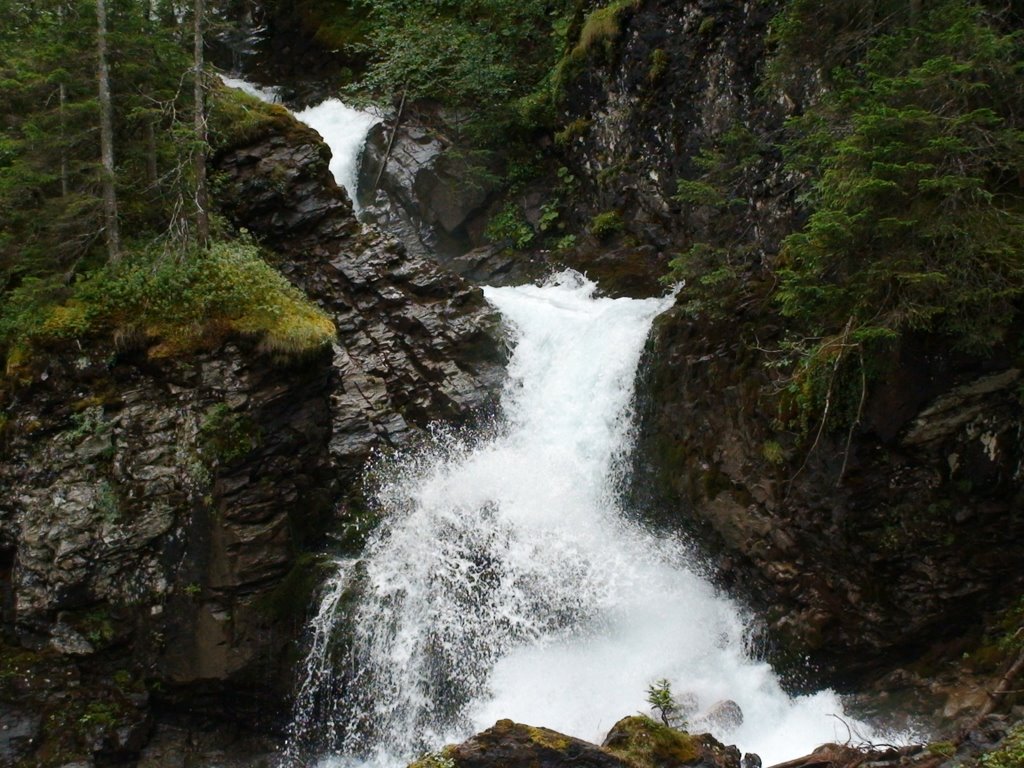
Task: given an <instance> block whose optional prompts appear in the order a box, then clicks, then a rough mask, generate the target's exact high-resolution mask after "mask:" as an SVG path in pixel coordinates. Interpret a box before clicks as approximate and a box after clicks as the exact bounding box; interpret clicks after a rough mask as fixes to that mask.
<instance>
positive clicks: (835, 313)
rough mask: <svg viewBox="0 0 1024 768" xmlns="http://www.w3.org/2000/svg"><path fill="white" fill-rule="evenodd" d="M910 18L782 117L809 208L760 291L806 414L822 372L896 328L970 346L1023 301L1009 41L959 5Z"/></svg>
mask: <svg viewBox="0 0 1024 768" xmlns="http://www.w3.org/2000/svg"><path fill="white" fill-rule="evenodd" d="M791 13H792V11H791ZM913 22H914V23H910V24H908V25H907V26H905V27H902V28H896V29H892V30H889V31H888V32H887V33H886V34H883V35H878V36H876V37H874V38H872V39H871V40H870V41H868V42H866V43H865V51H864V54H863V57H862V58H861V59H860V60H859V61H857V62H856V63H855V64H853V65H850V66H848V67H846V68H841V69H837V70H835V71H833V73H832V75H831V80H832V82H833V85H832V87H831V89H830V90H829V92H828V93H827V94H826V95H825V97H824V98H823V99H822V100H821V101H820V102H819V103H818V104H817V105H815V106H814V107H813V108H812V109H810V110H808V111H807V112H806V113H805V114H804V115H802V116H801V117H799V118H797V119H795V120H793V121H792V122H791V123H790V126H789V129H790V139H789V141H788V142H787V144H786V145H785V150H786V152H787V155H788V158H789V162H790V165H791V167H793V168H794V169H797V170H800V171H801V172H803V173H805V174H807V175H808V176H809V177H810V178H812V180H813V181H812V187H811V191H810V194H809V195H808V203H809V205H810V208H811V211H812V212H811V215H810V218H809V219H808V221H807V224H806V225H805V226H804V227H803V228H802V229H801V230H800V231H799V232H795V233H793V234H791V235H790V236H789V237H787V238H786V239H785V240H784V241H783V244H782V253H781V259H780V263H779V268H778V278H779V287H778V290H777V292H776V294H775V299H776V301H777V302H778V304H779V306H780V308H781V311H782V313H783V314H784V315H785V316H787V317H789V318H791V319H792V321H793V324H794V326H795V327H796V329H798V330H799V331H800V333H801V340H800V341H799V342H794V344H793V346H792V347H791V350H792V351H793V352H794V353H795V356H796V360H797V366H798V376H797V379H798V386H799V387H800V389H799V390H798V391H797V392H796V394H797V395H798V396H804V397H807V398H808V399H809V400H811V401H812V402H810V403H809V404H810V405H812V406H815V407H817V408H818V409H821V408H823V407H824V400H825V399H826V398H827V396H828V392H829V390H830V389H834V387H832V386H831V385H829V384H827V383H825V382H824V379H828V378H831V376H832V373H833V372H835V371H841V370H842V369H843V368H844V366H845V367H852V368H856V369H863V368H865V365H867V366H868V367H867V370H868V371H870V364H869V363H864V362H862V361H863V360H864V359H866V358H875V359H877V354H876V353H877V352H878V351H879V350H883V349H884V348H885V347H886V346H887V345H890V344H892V343H894V342H896V341H898V340H899V339H900V338H901V337H902V336H903V335H904V334H906V333H909V332H915V331H923V332H929V333H934V334H939V335H941V336H943V337H945V338H946V339H948V343H949V344H950V345H952V346H954V347H957V348H960V349H963V350H965V351H968V352H972V353H976V354H985V353H986V352H987V351H988V350H989V349H991V348H992V347H994V346H996V345H998V344H1000V343H1001V342H1003V341H1004V340H1005V338H1006V333H1007V331H1008V329H1009V328H1010V327H1011V326H1012V324H1013V322H1014V318H1015V317H1016V314H1017V310H1018V308H1019V303H1020V300H1021V297H1022V296H1024V250H1022V249H1024V245H1022V244H1024V190H1022V187H1021V178H1020V176H1019V169H1020V168H1021V167H1024V132H1022V118H1021V116H1022V115H1024V78H1022V75H1024V38H1022V36H1021V33H1020V31H1012V32H1009V31H1005V30H1003V29H1002V28H1001V27H1000V19H999V18H998V17H996V16H995V15H993V14H990V13H988V12H987V11H986V10H985V9H984V8H982V7H981V6H978V5H975V4H973V3H965V2H962V1H960V0H954V1H953V2H945V3H942V4H940V5H937V6H935V7H933V8H931V9H929V10H928V11H927V12H926V13H924V14H923V15H922V16H921V17H920V18H918V19H914V20H913ZM791 23H792V22H790V24H791ZM800 379H803V380H804V381H800Z"/></svg>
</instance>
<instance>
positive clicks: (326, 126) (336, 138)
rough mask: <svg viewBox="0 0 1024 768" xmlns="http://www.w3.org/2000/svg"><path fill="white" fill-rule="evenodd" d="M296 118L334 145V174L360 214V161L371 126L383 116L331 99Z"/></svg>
mask: <svg viewBox="0 0 1024 768" xmlns="http://www.w3.org/2000/svg"><path fill="white" fill-rule="evenodd" d="M295 117H296V119H298V120H301V121H302V122H304V123H305V124H306V125H308V126H309V127H310V128H312V129H313V130H315V131H316V132H317V133H319V134H320V135H321V136H323V138H324V142H325V143H326V144H327V146H329V147H330V148H331V165H330V168H331V173H332V174H333V175H334V180H335V181H336V182H338V184H339V185H340V186H342V187H344V188H345V191H346V192H348V196H349V199H350V200H351V201H352V208H353V210H354V211H355V212H356V213H357V214H358V213H359V210H360V208H359V195H358V194H357V191H358V189H357V188H358V182H359V161H360V158H361V157H362V152H363V146H364V145H365V144H366V137H367V135H368V134H369V133H370V129H371V128H373V126H375V125H376V124H377V123H379V122H380V117H379V116H378V115H376V114H374V113H372V112H366V111H364V110H361V109H356V108H355V107H350V106H349V105H348V104H345V103H344V102H342V101H340V100H339V99H327V100H325V101H322V102H320V103H319V104H317V105H316V106H314V107H309V108H308V109H303V110H301V111H299V112H296V113H295Z"/></svg>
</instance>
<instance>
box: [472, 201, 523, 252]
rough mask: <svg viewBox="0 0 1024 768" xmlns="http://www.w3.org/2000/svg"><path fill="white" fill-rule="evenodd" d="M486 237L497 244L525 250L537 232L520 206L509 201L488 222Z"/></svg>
mask: <svg viewBox="0 0 1024 768" xmlns="http://www.w3.org/2000/svg"><path fill="white" fill-rule="evenodd" d="M484 237H486V238H487V239H488V241H490V242H492V243H495V244H497V245H508V246H511V247H513V248H515V249H516V250H519V251H523V250H526V249H527V248H529V247H530V246H531V245H532V244H533V240H534V237H535V233H534V231H533V227H531V226H530V223H529V222H528V221H527V220H526V217H525V216H524V215H523V212H522V210H521V209H520V208H519V206H518V205H516V204H515V203H508V204H506V205H505V207H504V208H502V209H501V210H500V211H499V212H498V213H497V214H495V215H494V216H492V217H491V219H490V221H488V222H487V229H486V230H485V231H484Z"/></svg>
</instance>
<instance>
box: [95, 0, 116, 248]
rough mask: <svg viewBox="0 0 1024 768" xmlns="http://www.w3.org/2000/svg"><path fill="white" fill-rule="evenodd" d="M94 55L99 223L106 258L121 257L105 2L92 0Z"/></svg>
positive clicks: (103, 0) (104, 0)
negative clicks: (97, 100) (100, 199)
mask: <svg viewBox="0 0 1024 768" xmlns="http://www.w3.org/2000/svg"><path fill="white" fill-rule="evenodd" d="M96 58H97V79H98V80H99V91H100V93H99V97H100V162H101V163H102V165H103V168H102V170H101V174H102V182H103V223H104V228H105V230H106V235H107V258H108V260H109V261H110V263H111V264H116V263H117V262H118V261H120V259H121V231H120V229H119V227H118V223H117V190H116V189H115V188H114V181H115V175H114V120H113V115H112V113H113V107H112V105H111V100H110V69H109V67H108V66H107V4H106V0H96Z"/></svg>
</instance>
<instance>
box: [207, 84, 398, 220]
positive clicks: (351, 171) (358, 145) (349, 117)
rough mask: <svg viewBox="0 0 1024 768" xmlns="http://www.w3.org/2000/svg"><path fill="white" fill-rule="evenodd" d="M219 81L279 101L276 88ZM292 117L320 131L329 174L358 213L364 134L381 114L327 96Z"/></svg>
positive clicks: (268, 100) (274, 102) (277, 102)
mask: <svg viewBox="0 0 1024 768" xmlns="http://www.w3.org/2000/svg"><path fill="white" fill-rule="evenodd" d="M220 79H221V81H222V82H223V83H224V84H225V85H227V86H229V87H231V88H238V89H239V90H240V91H244V92H245V93H247V94H249V95H250V96H255V97H256V98H257V99H261V100H263V101H265V102H267V103H269V104H280V103H281V98H280V95H279V92H278V89H277V88H267V87H264V86H259V85H255V84H254V83H250V82H249V81H247V80H244V79H242V78H239V77H232V76H229V75H221V76H220ZM294 114H295V117H296V119H298V120H301V121H302V122H304V123H305V124H306V125H308V126H309V127H310V128H312V129H313V130H315V131H316V132H317V133H319V134H320V135H321V136H322V137H323V140H324V143H326V144H327V146H328V147H330V148H331V164H330V169H331V175H333V176H334V180H335V181H336V182H337V183H338V185H339V186H341V187H344V188H345V191H346V192H348V196H349V199H350V200H351V201H352V206H353V208H354V209H355V212H356V213H357V214H358V213H359V203H358V198H357V195H356V188H357V186H358V183H359V160H360V158H361V157H362V152H363V146H364V145H365V144H366V137H367V135H368V134H369V132H370V129H371V128H373V126H375V125H376V124H377V123H379V122H380V116H379V115H377V114H376V113H374V112H368V111H366V110H362V109H356V108H355V107H350V106H349V105H348V104H345V103H343V102H342V101H340V100H339V99H326V100H325V101H322V102H320V103H319V104H317V105H316V106H313V107H308V108H307V109H303V110H300V111H298V112H295V113H294Z"/></svg>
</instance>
